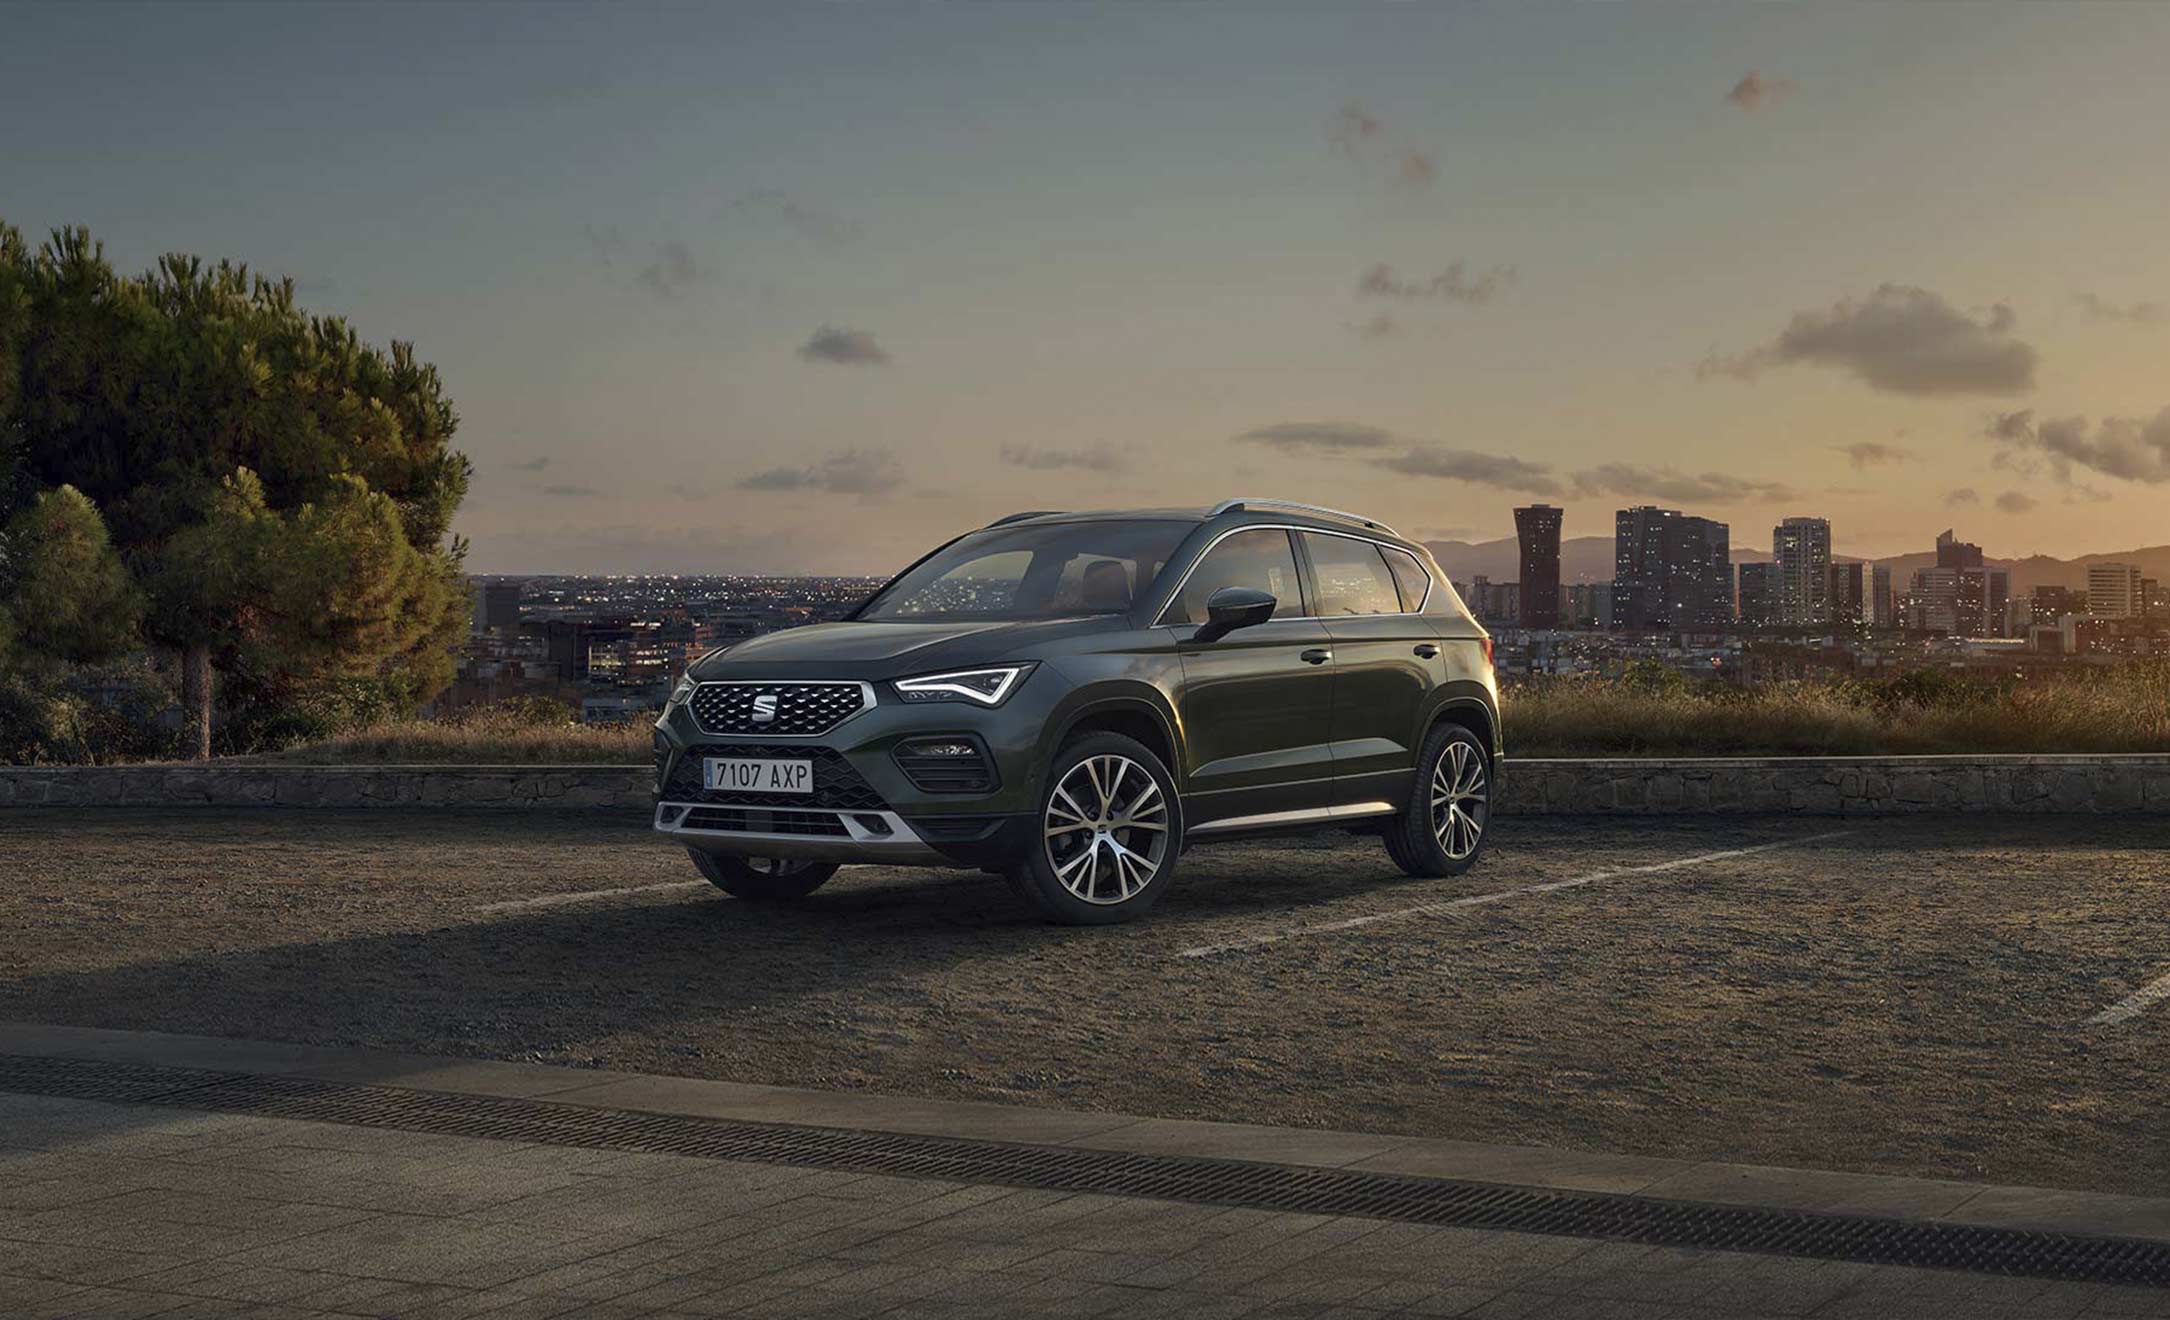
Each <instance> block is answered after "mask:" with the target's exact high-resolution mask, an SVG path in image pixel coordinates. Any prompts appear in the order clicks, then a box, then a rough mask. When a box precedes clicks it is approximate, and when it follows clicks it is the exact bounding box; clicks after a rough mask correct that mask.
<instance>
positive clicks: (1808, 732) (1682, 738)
mask: <svg viewBox="0 0 2170 1320" xmlns="http://www.w3.org/2000/svg"><path fill="white" fill-rule="evenodd" d="M1503 697H1504V705H1505V709H1504V712H1503V716H1502V718H1503V720H1504V722H1505V724H1506V726H1507V748H1508V750H1509V751H1510V752H1512V753H1513V754H1515V755H1517V756H1729V755H1766V756H1788V755H1791V756H1814V755H1823V756H1852V755H1877V754H1885V755H1892V754H1908V753H1960V754H1965V753H1995V752H2038V753H2051V752H2170V664H2162V663H2152V664H2136V665H2128V666H2125V667H2122V668H2118V669H2109V670H2099V671H2091V672H2088V673H2083V674H2071V675H2062V676H2058V677H2052V678H2034V679H2027V680H2004V681H1969V680H1955V679H1951V678H1947V677H1945V676H1942V675H1938V674H1916V675H1911V676H1909V677H1906V678H1901V679H1895V680H1891V681H1888V682H1883V683H1859V682H1853V683H1780V684H1773V685H1770V686H1766V687H1758V688H1749V689H1739V688H1732V687H1727V686H1723V685H1720V684H1709V685H1695V684H1689V683H1687V682H1685V681H1673V682H1666V681H1662V680H1659V681H1649V680H1648V679H1645V680H1644V681H1636V680H1634V679H1630V680H1612V681H1606V680H1600V681H1594V682H1583V681H1560V682H1547V683H1539V684H1532V685H1527V686H1523V687H1519V688H1513V689H1510V690H1509V691H1507V692H1506V693H1505V694H1503Z"/></svg>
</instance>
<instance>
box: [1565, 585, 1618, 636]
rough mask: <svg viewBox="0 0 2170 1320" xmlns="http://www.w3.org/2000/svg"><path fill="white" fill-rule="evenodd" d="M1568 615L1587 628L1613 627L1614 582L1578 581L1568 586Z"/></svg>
mask: <svg viewBox="0 0 2170 1320" xmlns="http://www.w3.org/2000/svg"><path fill="white" fill-rule="evenodd" d="M1567 617H1568V618H1570V619H1572V620H1574V621H1575V622H1576V623H1578V624H1580V625H1582V626H1583V627H1585V628H1610V627H1612V583H1610V582H1577V583H1574V584H1572V585H1570V586H1569V587H1568V588H1567Z"/></svg>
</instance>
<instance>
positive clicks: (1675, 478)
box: [1575, 463, 1800, 504]
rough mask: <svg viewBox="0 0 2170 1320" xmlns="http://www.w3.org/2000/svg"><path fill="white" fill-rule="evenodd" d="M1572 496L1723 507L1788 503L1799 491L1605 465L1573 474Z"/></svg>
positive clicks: (1768, 483)
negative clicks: (1631, 497)
mask: <svg viewBox="0 0 2170 1320" xmlns="http://www.w3.org/2000/svg"><path fill="white" fill-rule="evenodd" d="M1575 494H1577V495H1581V496H1591V495H1651V496H1656V497H1657V498H1659V499H1662V500H1670V501H1672V502H1674V503H1676V504H1724V503H1738V502H1740V501H1743V500H1771V501H1777V500H1792V499H1798V498H1800V492H1799V491H1797V490H1795V489H1794V488H1793V487H1791V486H1787V485H1784V484H1782V483H1779V482H1775V481H1752V480H1749V479H1748V478H1745V477H1729V476H1727V475H1725V474H1724V473H1722V472H1704V473H1701V474H1695V473H1688V472H1682V471H1680V470H1679V469H1677V468H1671V467H1642V466H1638V465H1636V464H1633V463H1605V464H1602V465H1600V466H1598V467H1594V468H1589V469H1586V470H1584V471H1581V472H1577V473H1576V474H1575Z"/></svg>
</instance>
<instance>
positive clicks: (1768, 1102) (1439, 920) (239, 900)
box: [0, 809, 2170, 1194]
mask: <svg viewBox="0 0 2170 1320" xmlns="http://www.w3.org/2000/svg"><path fill="white" fill-rule="evenodd" d="M1833 831H1841V832H1842V833H1840V834H1839V836H1838V837H1835V838H1823V839H1818V840H1813V841H1807V842H1800V843H1797V844H1793V845H1791V846H1788V847H1785V848H1781V849H1777V850H1772V851H1765V852H1758V853H1754V854H1751V855H1744V856H1732V857H1721V858H1716V859H1712V860H1707V861H1700V862H1692V863H1689V864H1686V865H1680V866H1677V867H1674V868H1673V869H1668V870H1663V871H1645V872H1641V873H1627V874H1613V875H1611V876H1610V878H1605V879H1600V880H1598V881H1596V882H1594V883H1591V884H1588V885H1582V886H1575V887H1568V888H1560V889H1553V890H1550V891H1545V892H1537V893H1527V894H1520V895H1516V896H1512V897H1509V898H1505V899H1503V900H1501V901H1497V902H1489V903H1483V904H1477V905H1469V906H1462V907H1436V906H1435V907H1433V908H1432V909H1431V910H1428V911H1424V912H1419V913H1413V914H1403V915H1394V916H1386V918H1385V919H1382V920H1378V921H1373V922H1369V923H1367V924H1361V925H1356V926H1345V927H1342V928H1339V929H1327V928H1326V927H1328V926H1329V925H1330V923H1336V922H1345V921H1348V920H1349V919H1351V918H1358V917H1365V916H1372V915H1383V914H1393V913H1397V912H1400V911H1401V910H1403V909H1407V908H1410V907H1412V906H1413V905H1419V904H1434V905H1436V904H1443V903H1448V902H1451V901H1452V900H1454V899H1457V898H1465V897H1471V896H1476V895H1483V894H1488V893H1494V892H1497V891H1501V890H1508V889H1514V888H1518V887H1522V886H1530V885H1541V884H1546V883H1550V882H1554V881H1560V880H1571V879H1577V878H1581V877H1587V876H1591V875H1596V874H1600V873H1606V872H1617V871H1619V870H1620V868H1632V867H1649V866H1654V865H1660V864H1665V863H1672V862H1678V861H1680V860H1681V859H1687V858H1695V857H1700V856H1703V855H1705V854H1710V853H1715V852H1723V851H1729V850H1737V849H1743V848H1753V847H1757V846H1760V845H1763V844H1768V843H1772V842H1777V841H1782V840H1806V839H1808V838H1809V836H1816V835H1823V834H1827V833H1830V832H1833ZM691 874H692V873H691V870H690V867H689V865H688V863H687V862H686V859H685V857H684V855H683V854H682V853H681V852H679V851H677V850H675V849H673V848H671V847H669V846H668V845H665V844H662V843H659V842H658V841H656V840H654V839H653V838H652V837H651V836H650V835H649V833H648V832H647V830H646V829H645V827H644V825H643V824H642V823H641V822H638V821H634V822H626V821H622V820H615V819H608V818H601V817H597V816H593V815H576V814H569V815H563V816H557V817H547V816H541V815H535V814H528V813H501V814H494V815H459V814H450V813H446V814H428V815H423V814H409V813H391V812H374V813H351V814H350V813H337V812H328V811H308V812H298V811H297V812H281V811H270V810H253V811H250V810H243V811H216V810H209V809H195V810H178V811H169V812H163V813H161V812H153V811H141V810H132V811H125V812H124V811H117V810H116V811H62V812H31V811H10V812H5V813H0V932H4V939H0V1017H5V1018H12V1019H18V1020H28V1021H42V1022H60V1023H72V1024H80V1025H96V1026H108V1027H132V1028H143V1029H163V1030H173V1031H191V1032H202V1033H208V1034H215V1035H227V1036H239V1037H259V1038H267V1039H278V1040H296V1041H309V1042H319V1043H331V1044H352V1045H373V1046H387V1047H396V1048H401V1049H409V1050H417V1051H424V1052H433V1053H446V1054H458V1055H471V1056H478V1057H489V1058H507V1059H537V1060H543V1061H548V1062H555V1063H572V1064H580V1065H590V1066H598V1067H612V1068H625V1069H633V1070H640V1071H652V1072H665V1073H680V1074H686V1075H693V1076H703V1077H721V1078H731V1079H735V1080H741V1081H757V1082H772V1083H779V1084H789V1085H809V1086H826V1087H853V1088H867V1089H873V1090H880V1091H889V1092H898V1093H905V1094H912V1095H927V1096H946V1097H960V1098H973V1099H988V1100H998V1101H1004V1102H1010V1103H1026V1104H1043V1105H1052V1106H1060V1107H1065V1108H1075V1109H1099V1110H1116V1111H1125V1112H1131V1113H1139V1114H1155V1115H1167V1116H1180V1117H1198V1118H1213V1119H1228V1120H1244V1121H1253V1122H1265V1123H1286V1124H1307V1125H1321V1126H1330V1127H1337V1128H1352V1129H1365V1130H1373V1131H1390V1132H1408V1133H1421V1134H1427V1135H1437V1136H1452V1137H1460V1138H1465V1139H1471V1140H1479V1141H1504V1142H1517V1143H1527V1144H1537V1145H1548V1146H1563V1147H1572V1148H1580V1149H1589V1150H1606V1151H1620V1152H1632V1153H1638V1154H1649V1155H1668V1156H1680V1157H1695V1158H1716V1159H1728V1160H1739V1161H1745V1162H1753V1163H1769V1164H1788V1165H1804V1166H1810V1167H1822V1168H1833V1169H1848V1170H1862V1171H1872V1172H1881V1173H1895V1174H1915V1175H1924V1176H1939V1177H1952V1178H1963V1179H1970V1180H1986V1181H1995V1182H2013V1183H2029V1184H2038V1185H2049V1186H2070V1187H2078V1188H2088V1189H2095V1190H2116V1191H2130V1192H2145V1193H2155V1194H2164V1193H2170V1110H2166V1108H2165V1106H2164V1103H2163V1099H2164V1095H2163V1083H2164V1078H2165V1069H2166V1064H2165V1060H2170V1001H2166V1002H2164V1003H2161V1004H2159V1005H2157V1006H2156V1007H2154V1008H2153V1009H2151V1010H2149V1011H2147V1012H2145V1013H2142V1014H2140V1015H2138V1016H2137V1017H2134V1018H2133V1019H2131V1020H2129V1021H2126V1022H2124V1023H2122V1024H2119V1025H2116V1026H2106V1027H2105V1026H2090V1025H2087V1019H2088V1018H2090V1017H2092V1016H2093V1015H2094V1014H2096V1013H2098V1012H2100V1011H2101V1010H2102V1009H2103V1008H2105V1007H2107V1006H2108V1005H2110V1004H2113V1003H2115V1002H2117V1001H2118V1000H2120V999H2122V998H2124V997H2125V996H2126V995H2128V994H2130V993H2131V992H2132V991H2133V990H2135V989H2137V988H2138V987H2139V986H2141V985H2144V984H2146V983H2147V982H2149V981H2151V980H2153V979H2154V978H2156V977H2159V976H2162V975H2165V974H2166V973H2170V925H2166V923H2165V919H2164V917H2165V913H2170V821H2143V820H2133V819H2127V820H2108V819H2085V820H2075V819H2059V818H2039V819H2034V820H2026V821H2017V820H1998V819H1964V818H1945V819H1940V820H1937V819H1892V820H1880V821H1865V822H1864V821H1849V822H1819V821H1815V820H1800V819H1794V820H1785V821H1775V820H1774V821H1769V822H1758V821H1732V820H1728V821H1714V820H1701V821H1698V820H1666V821H1627V820H1572V819H1558V818H1547V819H1533V820H1528V821H1513V820H1509V821H1504V822H1502V823H1501V824H1500V825H1499V826H1498V828H1497V833H1496V837H1495V839H1494V843H1493V851H1492V852H1491V854H1490V855H1489V856H1488V857H1487V859H1486V860H1485V862H1484V863H1483V864H1482V865H1481V866H1479V867H1478V869H1477V870H1476V871H1475V872H1474V873H1473V874H1471V875H1469V876H1467V877H1464V878H1461V879H1458V880H1452V881H1428V882H1411V881H1406V880H1402V879H1401V878H1400V877H1399V875H1398V873H1397V872H1394V871H1393V869H1392V868H1391V866H1389V865H1388V863H1387V861H1386V857H1385V854H1384V851H1383V850H1382V849H1381V848H1380V847H1379V845H1378V842H1377V841H1376V840H1374V839H1364V838H1355V837H1351V836H1347V835H1340V834H1329V835H1320V836H1312V837H1306V838H1303V839H1298V840H1294V841H1275V842H1270V843H1259V844H1250V845H1233V844H1229V845H1219V846H1215V847H1211V848H1200V849H1198V850H1196V851H1194V852H1192V853H1191V854H1189V855H1188V856H1187V857H1186V858H1185V861H1184V870H1183V873H1182V874H1181V875H1180V877H1179V879H1178V886H1179V887H1178V888H1177V889H1176V890H1175V891H1173V892H1172V893H1171V894H1170V895H1169V896H1168V899H1167V900H1166V901H1165V902H1164V903H1163V905H1162V906H1161V908H1160V909H1159V911H1158V912H1157V913H1156V914H1155V915H1154V916H1153V917H1152V918H1151V919H1150V920H1149V921H1148V922H1146V923H1144V924H1142V925H1134V926H1129V927H1118V928H1112V929H1095V930H1076V929H1062V928H1056V927H1049V926H1044V925H1041V924H1039V923H1038V922H1037V921H1035V920H1033V919H1032V918H1030V917H1029V916H1028V915H1027V914H1026V912H1025V911H1024V909H1023V908H1022V907H1021V906H1020V905H1019V903H1018V902H1017V901H1016V900H1015V899H1014V898H1013V897H1012V895H1011V894H1010V893H1009V891H1008V889H1007V888H1006V887H1004V886H1003V885H1002V884H1001V883H1000V882H999V881H997V880H994V879H992V878H989V877H985V876H977V875H959V874H953V873H947V872H932V871H909V870H878V869H870V868H869V869H857V870H847V871H844V872H842V873H841V874H840V875H839V876H838V878H837V879H836V880H834V881H832V882H831V883H830V885H829V886H828V887H827V888H826V889H824V890H822V891H821V892H820V893H819V894H818V895H816V896H815V898H814V899H813V900H812V901H810V902H809V903H808V904H806V905H804V906H803V907H799V908H796V909H777V908H768V907H760V906H755V905H750V904H745V903H740V902H737V901H734V900H732V899H729V898H727V897H725V896H724V895H722V894H720V893H717V892H715V891H713V890H711V889H709V888H708V887H707V886H706V885H702V884H698V883H692V884H689V883H686V882H687V881H688V880H689V879H690V878H691ZM636 886H659V887H655V888H641V889H638V890H637V891H636V892H631V893H620V894H611V895H605V896H601V897H596V898H592V899H587V900H581V901H574V902H562V903H561V902H544V903H536V902H535V901H534V900H536V899H538V898H541V899H546V900H547V899H549V898H551V897H552V896H559V895H570V894H575V893H580V892H583V891H592V890H615V889H625V888H629V887H636ZM502 904H513V905H515V906H493V905H502ZM1269 936H1289V937H1288V938H1280V939H1277V940H1275V941H1274V942H1271V943H1264V944H1255V945H1252V946H1250V947H1244V948H1238V949H1233V950H1229V951H1224V952H1218V953H1211V954H1207V955H1204V956H1184V951H1185V950H1193V949H1197V948H1200V947H1202V946H1216V945H1223V944H1230V943H1240V942H1243V941H1248V940H1254V939H1258V938H1261V937H1269Z"/></svg>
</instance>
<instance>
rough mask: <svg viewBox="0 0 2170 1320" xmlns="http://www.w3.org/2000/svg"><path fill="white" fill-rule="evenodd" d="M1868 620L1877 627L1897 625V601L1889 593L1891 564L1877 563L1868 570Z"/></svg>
mask: <svg viewBox="0 0 2170 1320" xmlns="http://www.w3.org/2000/svg"><path fill="white" fill-rule="evenodd" d="M1869 596H1870V602H1869V622H1870V623H1871V624H1873V625H1875V626H1876V627H1878V628H1896V627H1898V626H1899V602H1898V601H1897V600H1895V599H1893V597H1892V594H1891V565H1889V564H1877V565H1875V566H1874V567H1873V568H1871V569H1870V570H1869Z"/></svg>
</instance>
